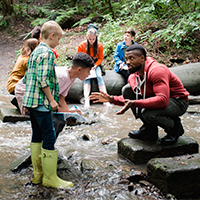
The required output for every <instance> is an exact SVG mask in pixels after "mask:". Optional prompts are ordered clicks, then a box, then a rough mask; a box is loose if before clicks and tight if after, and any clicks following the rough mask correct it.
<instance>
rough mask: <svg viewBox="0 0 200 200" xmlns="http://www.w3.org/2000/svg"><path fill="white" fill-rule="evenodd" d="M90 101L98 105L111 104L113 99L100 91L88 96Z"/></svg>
mask: <svg viewBox="0 0 200 200" xmlns="http://www.w3.org/2000/svg"><path fill="white" fill-rule="evenodd" d="M90 100H95V101H93V103H98V102H110V103H112V101H113V98H112V97H111V96H110V95H108V94H107V93H104V92H102V91H100V92H93V93H92V94H91V95H90Z"/></svg>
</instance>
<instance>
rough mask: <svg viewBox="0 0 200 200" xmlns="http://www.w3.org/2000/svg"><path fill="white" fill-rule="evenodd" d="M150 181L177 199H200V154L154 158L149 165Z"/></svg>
mask: <svg viewBox="0 0 200 200" xmlns="http://www.w3.org/2000/svg"><path fill="white" fill-rule="evenodd" d="M147 172H148V180H149V181H150V182H152V183H153V184H154V185H156V186H157V187H158V188H160V190H161V191H162V192H163V193H164V194H165V195H166V194H169V193H170V194H173V195H174V196H175V197H176V198H177V199H186V198H195V199H200V189H199V188H200V181H199V180H200V154H192V155H183V156H176V157H173V158H172V157H171V158H153V159H151V160H150V161H149V162H148V164H147Z"/></svg>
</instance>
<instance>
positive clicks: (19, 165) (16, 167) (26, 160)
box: [9, 153, 31, 172]
mask: <svg viewBox="0 0 200 200" xmlns="http://www.w3.org/2000/svg"><path fill="white" fill-rule="evenodd" d="M30 164H31V153H28V154H26V155H24V156H22V157H20V158H18V159H16V160H15V161H13V162H12V163H11V165H10V167H9V169H10V170H11V171H12V172H18V171H20V170H22V169H24V168H27V167H28V166H30Z"/></svg>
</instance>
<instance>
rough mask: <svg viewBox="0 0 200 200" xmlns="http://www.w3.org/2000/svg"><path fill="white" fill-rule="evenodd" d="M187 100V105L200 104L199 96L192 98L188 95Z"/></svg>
mask: <svg viewBox="0 0 200 200" xmlns="http://www.w3.org/2000/svg"><path fill="white" fill-rule="evenodd" d="M188 98H189V104H191V105H192V104H200V96H199V95H197V96H193V95H189V96H188Z"/></svg>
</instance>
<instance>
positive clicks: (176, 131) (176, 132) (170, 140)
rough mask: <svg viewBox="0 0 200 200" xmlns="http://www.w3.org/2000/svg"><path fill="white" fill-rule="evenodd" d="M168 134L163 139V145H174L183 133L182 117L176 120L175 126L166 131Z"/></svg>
mask: <svg viewBox="0 0 200 200" xmlns="http://www.w3.org/2000/svg"><path fill="white" fill-rule="evenodd" d="M166 133H167V135H166V136H165V137H163V138H162V139H161V144H162V145H173V144H175V143H176V142H177V140H178V138H179V136H181V135H183V133H184V129H183V126H182V124H181V120H180V118H178V119H177V120H175V121H174V127H173V128H172V129H171V130H169V131H166Z"/></svg>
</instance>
